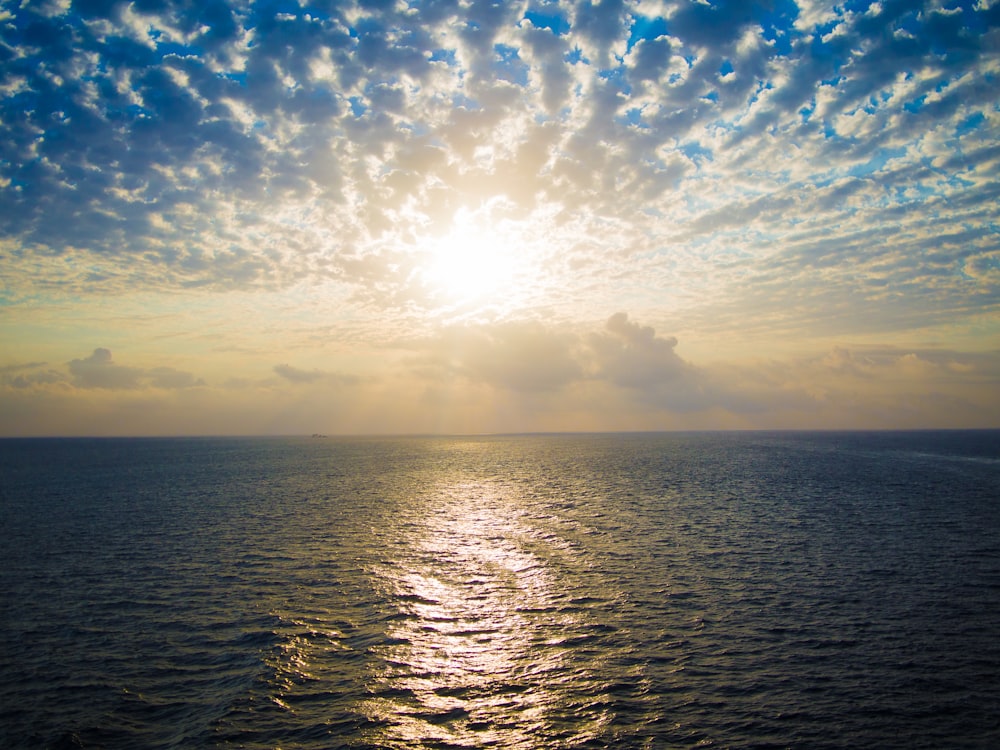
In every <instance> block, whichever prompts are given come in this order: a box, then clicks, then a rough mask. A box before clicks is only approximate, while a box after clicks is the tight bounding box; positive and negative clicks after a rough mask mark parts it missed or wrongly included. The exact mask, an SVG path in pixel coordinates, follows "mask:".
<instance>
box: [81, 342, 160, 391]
mask: <svg viewBox="0 0 1000 750" xmlns="http://www.w3.org/2000/svg"><path fill="white" fill-rule="evenodd" d="M67 365H68V367H69V371H70V374H71V375H72V376H73V385H75V386H77V387H78V388H111V389H117V388H138V387H139V383H140V380H141V378H142V377H143V374H144V373H143V371H142V370H140V369H138V368H135V367H125V366H123V365H117V364H115V363H114V362H112V361H111V351H110V350H108V349H103V348H97V349H94V353H93V354H91V355H90V356H89V357H87V358H86V359H74V360H70V362H68V363H67Z"/></svg>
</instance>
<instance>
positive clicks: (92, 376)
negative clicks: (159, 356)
mask: <svg viewBox="0 0 1000 750" xmlns="http://www.w3.org/2000/svg"><path fill="white" fill-rule="evenodd" d="M66 366H67V368H68V370H69V375H70V382H71V383H72V385H74V386H75V387H77V388H106V389H112V390H116V389H125V390H131V389H138V388H143V387H146V386H151V387H153V388H167V389H173V388H192V387H195V386H203V385H205V382H204V381H203V380H202V379H201V378H196V377H195V376H194V375H192V374H191V373H188V372H183V371H181V370H177V369H175V368H173V367H154V368H152V369H149V370H144V369H142V368H139V367H128V366H126V365H120V364H118V363H116V362H115V361H114V360H113V359H112V356H111V351H110V350H109V349H105V348H103V347H98V348H97V349H94V352H93V354H91V355H90V356H89V357H86V358H85V359H73V360H70V361H69V362H68V363H67V364H66ZM50 382H54V381H50Z"/></svg>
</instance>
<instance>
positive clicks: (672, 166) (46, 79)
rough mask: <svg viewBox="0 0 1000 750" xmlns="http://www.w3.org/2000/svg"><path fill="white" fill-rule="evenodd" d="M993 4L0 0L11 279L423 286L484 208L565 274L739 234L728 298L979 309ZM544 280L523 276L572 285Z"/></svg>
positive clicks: (725, 249) (676, 270)
mask: <svg viewBox="0 0 1000 750" xmlns="http://www.w3.org/2000/svg"><path fill="white" fill-rule="evenodd" d="M998 22H1000V6H998V5H997V4H995V3H991V2H989V0H978V1H977V2H965V1H962V2H945V3H937V2H913V1H912V0H907V1H905V2H884V3H883V2H871V3H869V2H866V1H864V0H862V1H861V2H847V3H843V4H838V5H831V4H828V3H821V2H814V1H813V0H801V2H798V3H795V2H789V1H788V0H775V1H774V2H771V3H750V2H741V1H740V0H722V1H721V2H715V3H687V2H679V3H673V2H645V1H643V2H623V1H621V0H617V1H616V0H605V1H604V2H600V3H594V2H590V1H589V0H586V1H584V2H482V1H480V0H472V1H463V2H459V1H458V0H412V1H411V2H389V1H386V2H377V1H376V0H368V1H365V2H357V3H350V2H325V3H324V2H315V3H303V4H298V3H296V2H268V3H264V2H258V3H255V2H248V3H240V2H232V3H226V2H219V1H214V2H213V1H210V2H165V1H158V0H137V1H135V2H118V1H109V0H83V1H81V2H60V1H58V0H50V1H47V2H28V3H5V4H4V10H3V11H2V14H0V28H2V45H0V60H2V71H3V83H2V102H0V107H2V110H0V122H2V125H0V217H2V218H0V222H2V224H0V227H2V234H3V241H4V244H3V255H4V263H5V266H7V268H8V269H9V270H8V272H9V273H10V274H11V275H12V276H11V279H10V281H9V284H10V286H11V288H10V289H9V290H8V292H7V294H8V296H11V297H13V298H18V297H19V295H28V294H31V293H32V290H33V288H34V287H36V286H37V284H36V283H35V280H37V279H38V273H39V269H44V278H45V280H46V281H45V283H47V284H54V283H57V282H58V283H59V284H63V285H69V286H71V287H78V288H81V289H86V288H88V286H90V285H93V284H95V283H100V284H104V285H110V286H114V285H125V284H128V285H136V284H138V285H149V286H150V287H157V288H158V287H161V286H166V287H171V286H192V285H216V286H223V287H247V286H266V287H272V288H273V287H281V286H283V285H289V284H293V283H296V282H297V281H300V280H302V279H308V278H323V279H330V280H334V281H338V282H342V283H344V284H346V285H348V286H349V287H353V288H355V291H356V293H357V294H360V295H362V296H364V297H366V299H368V301H369V302H371V303H375V304H378V305H383V306H387V307H399V306H401V305H416V306H421V305H429V304H431V302H432V300H430V299H429V296H430V292H429V291H428V289H427V288H426V287H427V285H426V283H424V281H425V280H424V279H423V277H422V276H420V275H419V274H417V273H415V269H416V268H417V266H418V264H419V261H420V253H419V248H420V247H421V245H420V242H421V238H423V237H434V236H436V235H437V234H439V233H441V232H442V231H444V230H443V227H444V225H445V224H446V223H448V222H450V221H451V220H452V218H453V216H454V215H455V211H456V210H457V209H459V208H460V207H461V206H466V205H473V206H478V208H477V209H476V210H479V211H482V212H485V213H488V214H489V217H488V218H489V219H490V221H491V222H493V223H494V224H496V223H497V222H503V221H509V222H514V221H519V222H529V221H530V226H532V227H534V229H533V230H532V232H533V239H534V241H536V242H538V243H539V245H540V247H541V248H542V249H541V250H540V251H539V254H540V255H542V256H545V257H543V258H541V266H542V267H546V268H552V269H554V270H556V271H559V270H565V271H568V270H572V271H574V272H575V273H576V274H578V275H581V276H583V277H586V275H587V274H588V273H595V274H596V273H597V271H595V270H594V269H593V267H592V264H591V263H590V260H591V256H592V255H593V254H595V253H596V252H598V251H600V252H601V253H607V251H608V247H609V246H611V247H612V248H613V249H615V250H617V251H618V252H620V253H621V256H622V262H628V263H632V264H638V265H640V266H641V265H643V264H646V265H648V266H649V269H650V273H654V274H656V275H657V277H662V278H663V280H664V282H665V283H668V282H671V279H672V283H674V284H676V285H680V284H679V281H678V280H679V279H685V278H688V277H689V276H690V277H693V276H697V274H699V273H701V272H702V271H703V270H705V269H708V268H709V267H710V268H711V271H712V273H713V274H714V275H715V279H716V282H718V281H720V280H723V279H725V278H728V277H729V276H732V277H733V278H737V277H738V276H740V275H743V274H745V273H746V269H744V268H743V267H742V266H741V262H740V261H741V259H742V258H745V257H747V256H752V257H754V258H755V264H754V267H753V272H752V275H753V282H754V283H753V285H752V290H751V288H750V285H745V286H741V287H738V289H742V291H741V292H739V294H740V296H741V297H742V299H741V300H740V304H741V305H746V304H753V305H756V306H758V307H761V308H773V309H775V310H777V309H779V307H781V306H782V305H783V304H784V303H794V301H795V300H796V299H798V298H799V296H800V295H802V294H803V293H805V292H804V291H803V290H804V289H805V288H806V287H808V288H809V289H810V291H809V292H808V293H809V294H811V295H818V296H819V297H820V298H824V299H825V298H826V297H831V298H832V297H834V296H836V297H837V302H835V304H838V305H847V304H848V303H850V306H851V307H852V309H853V310H854V311H855V313H857V314H859V315H864V314H865V310H866V309H870V307H871V306H872V305H876V304H878V305H879V306H880V309H882V308H883V306H885V305H886V301H885V300H886V299H887V298H898V299H897V300H896V303H895V304H890V305H888V308H887V309H888V312H889V314H890V315H891V316H893V317H897V318H901V319H905V320H907V321H909V322H914V319H920V318H922V317H923V316H927V315H940V314H941V312H942V311H943V310H954V309H957V308H964V307H967V306H968V305H969V304H970V294H971V298H972V299H976V302H975V304H981V302H982V300H983V298H984V297H987V296H988V297H989V299H990V301H991V302H992V303H994V304H995V301H996V292H997V279H998V273H1000V272H998V260H997V239H996V238H997V225H996V219H997V209H996V206H997V186H998V182H997V174H998V173H1000V170H998V168H997V167H998V165H997V160H998V148H1000V144H998V143H997V138H996V134H997V118H998V116H1000V115H998V112H997V95H996V92H997V86H998V82H997V80H996V76H997V72H998V70H997V68H998V39H1000V37H998V32H997V24H998ZM595 238H596V240H597V242H595ZM890 239H891V240H892V241H891V242H890V241H889V240H890ZM775 248H780V249H781V251H780V252H776V251H775ZM663 255H669V257H670V262H669V263H664V262H662V258H661V257H660V256H663ZM720 258H721V259H722V261H723V262H720ZM546 264H547V265H546ZM601 273H603V271H601ZM667 277H670V278H669V279H668V278H667ZM556 278H557V276H556V275H552V277H551V279H546V278H541V277H539V278H538V279H537V280H536V283H537V284H538V286H539V289H538V293H539V294H541V293H543V292H544V293H545V294H547V295H548V296H549V298H552V299H559V298H561V297H563V296H565V295H573V294H576V293H577V292H576V291H574V290H573V289H564V288H563V287H564V286H565V285H560V284H559V283H556V282H555V281H554V280H555V279H556ZM550 280H551V281H552V283H551V285H550V286H551V288H542V287H545V285H546V283H547V281H550ZM683 288H684V289H685V290H687V291H686V292H685V293H687V294H690V295H696V294H697V293H698V290H697V287H696V285H692V283H691V282H686V283H684V284H683ZM914 290H919V292H920V293H921V299H920V304H919V305H916V304H911V303H910V302H908V301H906V300H907V299H912V297H910V296H908V295H907V296H906V299H903V298H902V295H900V292H903V291H906V292H912V291H914ZM567 301H568V300H567ZM783 314H787V311H786V312H785V313H783ZM803 314H805V313H803ZM845 314H854V313H845Z"/></svg>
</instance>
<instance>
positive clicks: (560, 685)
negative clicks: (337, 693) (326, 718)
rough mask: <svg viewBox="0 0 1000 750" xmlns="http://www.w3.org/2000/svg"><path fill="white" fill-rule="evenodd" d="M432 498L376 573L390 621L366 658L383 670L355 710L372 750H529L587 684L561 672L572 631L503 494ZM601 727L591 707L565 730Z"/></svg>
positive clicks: (482, 489) (450, 490)
mask: <svg viewBox="0 0 1000 750" xmlns="http://www.w3.org/2000/svg"><path fill="white" fill-rule="evenodd" d="M435 497H436V501H435V503H434V504H433V507H431V508H428V509H425V514H424V515H423V517H422V518H421V519H420V520H419V522H418V523H417V524H416V528H413V524H412V519H411V524H407V525H408V526H409V527H410V528H411V532H412V531H416V532H417V533H416V535H415V536H414V538H413V539H412V544H410V545H409V546H408V547H406V548H405V550H404V551H403V553H402V554H400V555H399V556H397V557H396V558H395V559H393V560H390V561H388V562H387V563H386V565H385V566H384V567H383V568H382V569H381V570H379V571H378V575H379V577H380V579H381V581H382V582H383V583H384V585H385V587H386V595H387V596H388V597H390V598H391V599H392V600H393V601H394V602H395V604H396V606H397V608H398V614H397V616H395V617H394V618H393V622H392V625H391V627H390V628H389V630H388V632H387V637H386V639H385V641H384V642H383V643H381V644H380V645H378V646H377V647H375V648H374V649H373V652H374V656H375V657H376V658H377V660H378V662H379V663H380V667H379V670H380V671H379V672H378V673H377V674H375V675H374V676H373V680H372V684H371V686H370V691H369V692H370V696H371V697H370V698H369V699H368V701H367V702H366V704H365V705H364V706H363V707H362V712H363V713H364V714H365V715H367V716H368V717H370V718H371V719H372V720H373V721H374V722H375V723H376V724H377V725H378V726H379V729H378V730H376V735H377V736H376V737H375V738H373V739H375V740H376V742H377V744H379V746H385V747H421V746H427V745H434V746H441V745H442V744H443V745H446V746H457V747H487V746H497V747H536V746H538V743H539V739H540V737H542V736H546V735H549V736H553V737H554V736H556V735H557V734H558V732H557V731H556V729H554V727H556V726H557V725H559V723H560V720H559V719H558V716H557V714H559V713H560V712H566V711H570V712H572V711H573V710H574V703H573V700H570V699H569V697H568V694H569V692H570V685H572V686H573V688H578V687H579V686H580V685H581V684H585V683H588V682H593V680H594V675H591V674H585V673H584V672H583V671H581V669H580V667H579V665H576V666H571V665H568V664H566V663H565V657H566V655H567V653H568V649H566V648H563V647H562V641H563V638H562V636H563V635H564V634H565V633H566V631H567V629H569V630H572V629H574V626H576V625H580V624H581V623H576V622H575V620H576V619H578V618H576V616H574V615H573V614H571V613H567V612H565V611H564V608H561V607H560V606H559V604H558V602H559V600H560V597H561V596H562V594H561V592H560V591H559V587H558V586H557V585H556V584H557V581H556V580H555V574H554V571H553V570H552V568H551V564H550V560H547V559H546V554H549V553H546V552H545V551H543V549H542V547H540V546H539V542H538V541H537V540H536V539H533V538H532V533H531V532H532V529H531V528H530V526H529V524H527V523H526V522H525V521H524V519H523V518H521V517H520V514H519V512H518V509H517V508H516V507H513V506H512V504H511V502H509V499H505V497H504V495H503V493H502V492H500V491H498V490H497V488H495V487H490V486H489V485H488V484H486V483H466V484H457V485H452V486H450V487H447V488H440V489H439V490H438V491H437V492H436V493H435ZM550 552H551V550H550ZM576 707H577V708H579V707H580V706H579V705H577V706H576ZM609 720H610V713H609V711H608V710H606V709H605V708H602V707H601V706H600V705H599V701H598V702H597V705H595V706H590V707H589V708H588V710H587V711H583V712H580V713H578V714H576V715H574V716H573V727H572V730H571V731H572V733H574V734H576V735H578V736H579V735H580V733H583V734H584V735H587V734H589V735H590V736H594V734H595V733H597V732H598V731H599V730H600V728H601V727H602V726H604V725H606V724H607V723H608V721H609ZM563 731H570V730H569V729H568V728H564V730H563Z"/></svg>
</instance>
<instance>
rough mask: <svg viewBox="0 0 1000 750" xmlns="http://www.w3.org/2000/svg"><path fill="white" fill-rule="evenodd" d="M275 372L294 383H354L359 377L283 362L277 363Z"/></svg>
mask: <svg viewBox="0 0 1000 750" xmlns="http://www.w3.org/2000/svg"><path fill="white" fill-rule="evenodd" d="M274 372H275V373H276V374H278V375H280V376H281V377H282V378H284V379H285V380H289V381H291V382H293V383H320V382H327V383H336V384H339V385H354V384H356V383H357V382H358V378H356V377H355V376H353V375H344V374H342V373H334V372H324V371H321V370H302V369H299V368H298V367H293V366H292V365H288V364H283V365H275V366H274Z"/></svg>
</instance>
